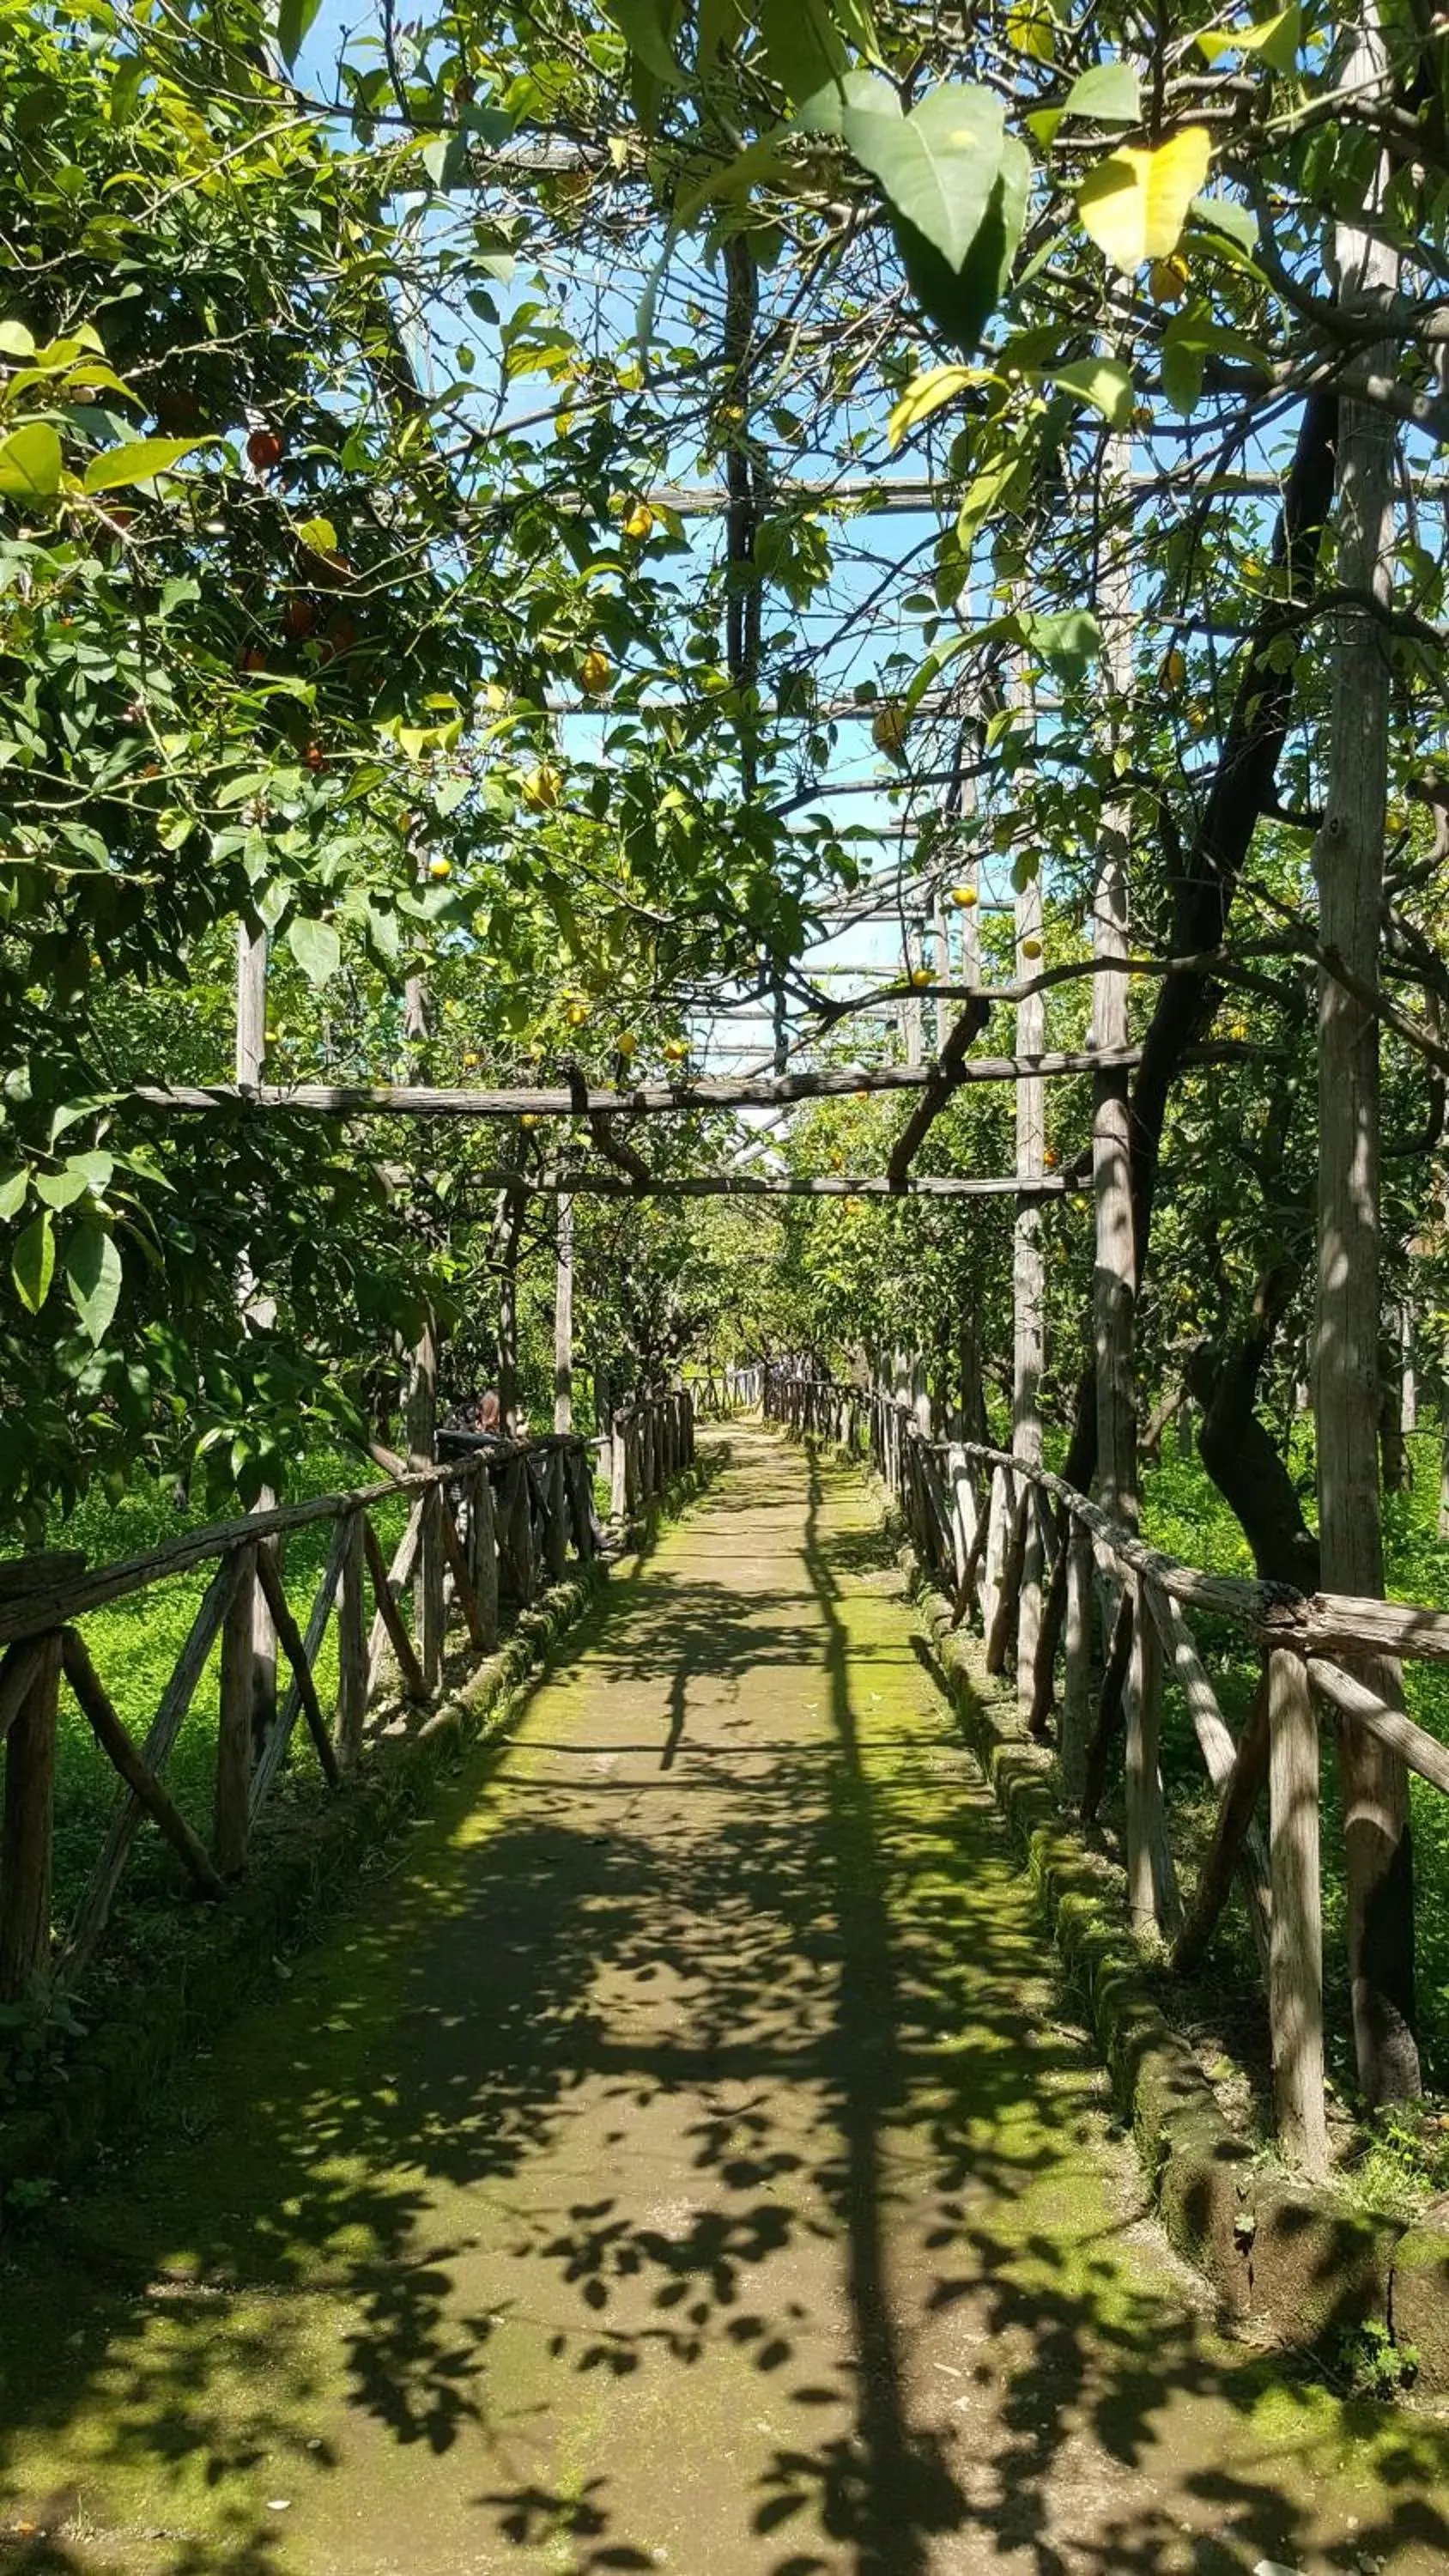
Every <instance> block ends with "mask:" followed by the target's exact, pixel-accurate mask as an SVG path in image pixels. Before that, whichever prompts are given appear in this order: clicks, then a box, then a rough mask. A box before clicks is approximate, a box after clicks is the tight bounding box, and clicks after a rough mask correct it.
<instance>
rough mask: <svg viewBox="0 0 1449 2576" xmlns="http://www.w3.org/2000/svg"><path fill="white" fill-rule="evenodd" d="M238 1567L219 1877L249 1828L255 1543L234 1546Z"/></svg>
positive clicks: (243, 1849)
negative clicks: (241, 1546)
mask: <svg viewBox="0 0 1449 2576" xmlns="http://www.w3.org/2000/svg"><path fill="white" fill-rule="evenodd" d="M237 1553H238V1556H239V1559H240V1571H239V1573H238V1576H237V1585H236V1590H235V1591H234V1592H233V1594H232V1596H231V1600H230V1603H229V1604H228V1607H227V1613H226V1617H225V1619H224V1621H223V1622H222V1631H221V1708H220V1715H219V1718H218V1722H217V1734H216V1788H215V1805H214V1809H213V1820H212V1837H211V1852H212V1858H213V1860H214V1861H215V1862H216V1865H217V1868H218V1869H219V1870H220V1872H221V1874H222V1877H223V1878H236V1877H237V1876H238V1875H239V1874H240V1872H241V1871H242V1870H243V1869H245V1867H246V1858H247V1841H248V1837H249V1833H250V1827H251V1776H252V1706H253V1664H254V1657H255V1651H256V1649H255V1609H256V1593H257V1590H258V1585H257V1551H256V1543H255V1541H253V1542H252V1543H251V1544H250V1545H248V1546H246V1547H243V1548H240V1549H238V1551H237Z"/></svg>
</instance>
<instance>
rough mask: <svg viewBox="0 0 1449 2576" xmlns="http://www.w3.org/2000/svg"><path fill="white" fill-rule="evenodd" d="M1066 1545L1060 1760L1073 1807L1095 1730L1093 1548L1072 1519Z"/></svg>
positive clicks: (1083, 1776)
mask: <svg viewBox="0 0 1449 2576" xmlns="http://www.w3.org/2000/svg"><path fill="white" fill-rule="evenodd" d="M1064 1544H1065V1547H1066V1551H1067V1609H1066V1671H1065V1673H1064V1675H1063V1678H1062V1724H1061V1737H1060V1745H1059V1753H1058V1759H1059V1760H1060V1763H1061V1768H1062V1780H1063V1783H1064V1785H1065V1787H1066V1790H1067V1794H1068V1796H1069V1797H1070V1798H1072V1799H1073V1800H1074V1801H1075V1800H1077V1799H1079V1798H1080V1797H1081V1794H1082V1790H1083V1788H1084V1786H1085V1784H1086V1777H1087V1739H1088V1737H1089V1735H1090V1733H1091V1727H1092V1542H1091V1539H1090V1537H1089V1535H1088V1533H1087V1531H1086V1529H1085V1528H1084V1527H1083V1525H1082V1523H1081V1522H1080V1521H1078V1520H1076V1519H1073V1521H1072V1523H1071V1527H1070V1529H1069V1530H1068V1532H1067V1536H1066V1539H1065V1542H1064Z"/></svg>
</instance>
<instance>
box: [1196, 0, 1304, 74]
mask: <svg viewBox="0 0 1449 2576" xmlns="http://www.w3.org/2000/svg"><path fill="white" fill-rule="evenodd" d="M1301 32H1302V12H1301V11H1300V10H1299V8H1298V6H1297V0H1294V6H1293V7H1291V8H1288V9H1280V10H1279V11H1278V13H1277V15H1276V17H1273V18H1261V19H1260V20H1259V22H1258V24H1257V26H1256V27H1228V28H1220V29H1216V30H1214V31H1213V32H1212V33H1211V34H1207V33H1204V34H1202V35H1200V36H1198V37H1196V38H1195V39H1194V41H1195V43H1196V45H1197V49H1198V52H1199V53H1200V54H1201V56H1202V58H1203V61H1204V62H1205V63H1215V62H1217V61H1219V59H1220V58H1221V56H1222V55H1224V54H1261V55H1262V57H1263V60H1264V62H1265V63H1267V64H1269V65H1270V67H1271V68H1272V70H1274V71H1275V72H1291V71H1292V69H1293V67H1294V65H1295V63H1296V62H1297V60H1298V42H1299V37H1300V35H1301Z"/></svg>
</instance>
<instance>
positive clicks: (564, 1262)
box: [553, 1199, 574, 1431]
mask: <svg viewBox="0 0 1449 2576" xmlns="http://www.w3.org/2000/svg"><path fill="white" fill-rule="evenodd" d="M553 1427H554V1429H555V1431H572V1429H573V1427H574V1203H573V1200H572V1199H560V1200H559V1203H558V1236H557V1264H556V1268H555V1273H554V1296H553Z"/></svg>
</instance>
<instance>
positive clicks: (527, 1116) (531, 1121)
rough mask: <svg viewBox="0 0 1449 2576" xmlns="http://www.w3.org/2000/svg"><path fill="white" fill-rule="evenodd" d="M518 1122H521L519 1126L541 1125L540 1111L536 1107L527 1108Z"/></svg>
mask: <svg viewBox="0 0 1449 2576" xmlns="http://www.w3.org/2000/svg"><path fill="white" fill-rule="evenodd" d="M518 1123H519V1126H520V1127H537V1126H539V1125H540V1124H541V1121H540V1119H539V1114H538V1111H537V1110H536V1109H525V1111H524V1113H523V1115H522V1117H521V1118H520V1119H519V1122H518Z"/></svg>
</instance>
